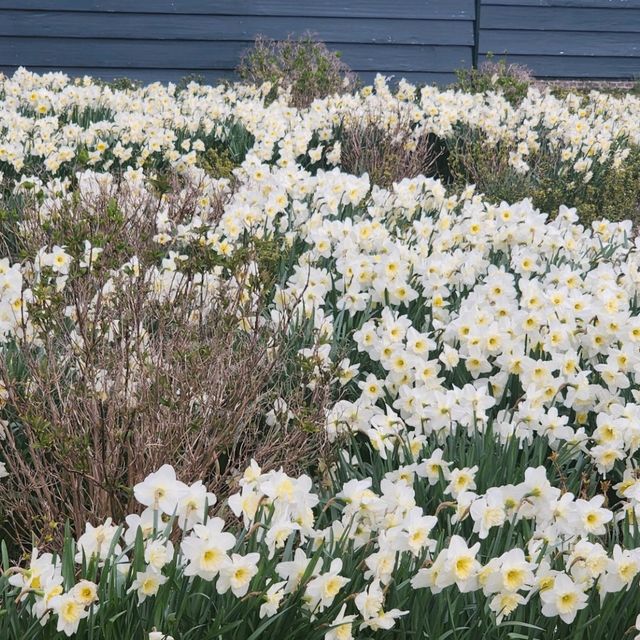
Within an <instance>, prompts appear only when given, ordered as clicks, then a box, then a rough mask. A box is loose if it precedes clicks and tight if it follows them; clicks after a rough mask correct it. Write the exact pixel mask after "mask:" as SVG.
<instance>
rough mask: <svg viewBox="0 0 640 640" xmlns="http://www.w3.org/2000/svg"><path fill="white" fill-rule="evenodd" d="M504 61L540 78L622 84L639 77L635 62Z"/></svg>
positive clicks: (606, 59) (561, 58) (482, 57)
mask: <svg viewBox="0 0 640 640" xmlns="http://www.w3.org/2000/svg"><path fill="white" fill-rule="evenodd" d="M479 58H480V62H484V61H485V60H487V56H486V55H480V56H479ZM493 60H494V61H495V60H496V58H495V57H494V58H493ZM507 61H508V62H510V63H515V64H521V65H524V66H526V67H528V68H529V69H531V70H532V72H533V74H534V75H535V76H536V77H540V78H567V79H571V78H592V79H594V80H595V79H605V80H606V79H611V80H614V79H619V80H623V79H635V78H637V77H638V75H639V74H640V68H639V66H640V65H638V59H637V58H614V57H605V56H602V57H591V56H527V55H519V56H518V55H510V56H508V57H507Z"/></svg>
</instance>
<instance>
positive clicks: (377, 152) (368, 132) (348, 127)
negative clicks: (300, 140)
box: [341, 111, 439, 187]
mask: <svg viewBox="0 0 640 640" xmlns="http://www.w3.org/2000/svg"><path fill="white" fill-rule="evenodd" d="M412 125H413V123H412V122H411V120H410V116H409V115H408V114H407V113H406V112H400V111H399V112H397V113H392V114H383V113H382V112H380V113H372V114H370V115H369V117H368V118H365V119H362V120H357V121H353V122H349V121H347V122H345V123H344V124H343V131H342V136H341V143H342V150H341V164H342V168H343V170H344V171H346V172H348V173H352V174H354V175H362V174H364V173H368V174H369V178H370V180H371V182H372V183H373V184H377V185H379V186H381V187H390V186H391V185H392V184H393V183H394V182H399V181H400V180H402V179H403V178H415V177H416V176H418V175H426V176H430V175H432V174H433V173H434V170H435V168H436V162H437V160H438V157H439V146H438V145H437V141H436V140H435V138H434V137H433V136H431V135H429V134H428V133H427V132H426V131H423V130H420V129H416V127H415V126H412Z"/></svg>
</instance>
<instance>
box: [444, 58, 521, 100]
mask: <svg viewBox="0 0 640 640" xmlns="http://www.w3.org/2000/svg"><path fill="white" fill-rule="evenodd" d="M456 77H457V79H458V82H457V88H458V89H460V90H461V91H465V92H466V93H484V92H486V91H499V92H501V93H502V94H503V95H504V97H505V98H506V99H507V100H508V101H509V102H511V104H518V103H520V102H521V101H522V100H523V99H524V97H525V96H526V95H527V91H528V90H529V87H530V86H531V81H532V77H531V72H530V71H529V69H528V68H527V67H525V66H523V65H520V64H507V62H506V60H504V59H502V60H498V61H497V62H494V61H493V59H492V58H491V56H489V59H488V60H487V61H485V62H483V63H482V64H481V65H480V66H479V67H478V68H477V69H459V70H457V71H456Z"/></svg>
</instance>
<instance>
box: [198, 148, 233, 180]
mask: <svg viewBox="0 0 640 640" xmlns="http://www.w3.org/2000/svg"><path fill="white" fill-rule="evenodd" d="M198 166H199V167H200V168H202V169H204V170H205V171H206V172H207V173H208V174H209V175H210V176H211V177H212V178H231V177H232V175H233V170H234V169H235V168H236V166H237V165H236V163H234V162H233V160H232V159H231V154H230V152H229V150H228V149H222V150H221V151H220V150H218V149H216V148H215V147H210V148H209V149H207V150H206V151H204V152H203V153H201V154H200V156H199V158H198Z"/></svg>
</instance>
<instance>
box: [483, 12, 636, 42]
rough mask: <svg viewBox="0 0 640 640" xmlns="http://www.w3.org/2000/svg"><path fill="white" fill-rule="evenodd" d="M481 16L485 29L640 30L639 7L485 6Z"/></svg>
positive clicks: (594, 36) (632, 31) (620, 31)
mask: <svg viewBox="0 0 640 640" xmlns="http://www.w3.org/2000/svg"><path fill="white" fill-rule="evenodd" d="M481 15H482V28H483V29H529V30H531V31H548V30H552V31H553V30H555V31H591V32H600V31H602V32H607V31H608V32H614V33H622V32H631V33H640V9H627V10H625V11H620V10H618V9H597V8H596V9H592V8H584V9H582V8H579V9H576V8H573V7H544V6H541V7H535V10H533V9H532V8H531V7H524V6H518V7H515V6H504V5H503V6H498V5H485V6H483V7H482V14H481ZM597 37H598V36H597V35H595V34H594V35H593V38H594V39H596V38H597Z"/></svg>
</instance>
